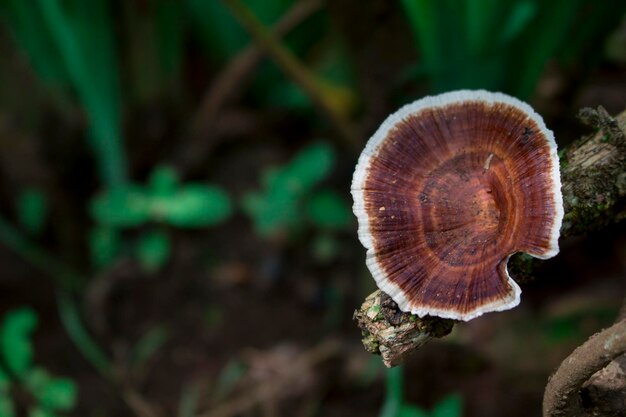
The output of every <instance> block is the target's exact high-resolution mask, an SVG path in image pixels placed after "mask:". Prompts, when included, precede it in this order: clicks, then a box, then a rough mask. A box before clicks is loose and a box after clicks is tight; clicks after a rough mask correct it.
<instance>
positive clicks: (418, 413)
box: [397, 404, 430, 417]
mask: <svg viewBox="0 0 626 417" xmlns="http://www.w3.org/2000/svg"><path fill="white" fill-rule="evenodd" d="M397 417H430V416H429V414H428V413H427V412H426V411H425V410H424V409H422V408H419V407H417V406H414V405H410V404H402V406H401V407H400V410H399V411H398V414H397Z"/></svg>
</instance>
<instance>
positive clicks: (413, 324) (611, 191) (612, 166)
mask: <svg viewBox="0 0 626 417" xmlns="http://www.w3.org/2000/svg"><path fill="white" fill-rule="evenodd" d="M581 119H582V120H583V121H584V122H586V123H589V124H591V125H592V127H594V128H595V129H596V132H595V133H593V134H591V135H588V136H584V137H582V138H581V139H580V140H578V141H576V142H575V143H573V144H572V145H570V146H568V147H567V148H565V149H564V150H563V151H561V152H560V154H561V155H562V157H561V182H562V192H563V201H564V206H565V217H564V219H563V226H562V227H561V236H562V237H567V236H573V235H579V234H585V233H587V232H591V231H595V230H598V229H601V228H603V227H606V226H608V225H609V224H612V223H614V222H618V221H620V220H623V219H624V218H626V204H625V202H626V139H625V137H626V110H624V111H623V112H622V113H620V114H619V115H618V116H617V117H616V118H612V117H611V116H609V115H608V113H607V112H606V110H604V108H602V107H599V108H598V109H597V110H593V109H583V110H582V111H581ZM538 262H540V261H537V260H536V259H534V258H531V257H530V256H528V255H525V254H517V255H515V256H513V257H512V258H511V260H510V261H509V271H510V272H511V275H512V276H513V277H514V278H515V279H516V280H518V281H520V279H519V278H524V277H526V276H528V275H530V274H531V273H532V269H533V268H534V266H535V265H536V264H537V263H538ZM383 294H384V293H382V292H381V291H380V290H377V291H375V292H374V293H372V294H370V295H369V296H368V297H367V298H366V300H365V302H364V303H363V304H362V305H361V307H360V308H359V309H358V310H357V311H355V313H354V318H355V319H356V320H357V323H358V326H359V327H360V328H361V330H362V331H363V345H364V346H365V349H366V350H368V351H370V352H372V353H377V354H380V355H381V356H382V359H383V362H384V363H385V365H387V366H389V367H390V366H395V365H397V364H399V363H401V361H402V359H403V357H404V356H405V355H407V354H408V353H410V352H411V351H413V350H415V349H416V348H418V347H420V346H422V345H424V344H425V343H426V342H428V341H429V340H431V339H432V338H434V337H442V336H445V335H446V334H447V333H449V331H450V330H451V329H452V326H453V325H454V321H452V320H447V319H441V318H437V317H428V316H427V317H424V318H419V317H417V316H413V315H411V314H409V313H403V312H401V311H400V310H399V309H398V306H397V305H396V304H395V303H393V302H391V303H389V302H387V301H385V296H383ZM387 298H388V297H387ZM383 304H386V305H385V306H383ZM394 309H395V310H394ZM379 311H386V312H387V313H386V314H374V312H379ZM389 312H391V313H389ZM440 329H448V331H447V332H441V331H440Z"/></svg>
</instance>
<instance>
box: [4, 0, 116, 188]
mask: <svg viewBox="0 0 626 417" xmlns="http://www.w3.org/2000/svg"><path fill="white" fill-rule="evenodd" d="M0 13H1V14H2V17H3V18H4V20H5V22H6V23H7V25H8V26H9V27H10V29H11V30H12V32H13V34H14V36H15V38H16V40H17V41H18V43H19V44H20V46H21V47H22V48H23V49H24V50H25V51H26V52H27V53H28V55H29V57H30V59H31V62H32V63H33V66H34V67H35V69H36V70H37V71H38V72H39V73H40V74H41V77H42V80H43V81H44V82H46V83H49V84H50V85H51V86H53V87H56V88H57V89H59V90H60V91H63V92H69V90H70V89H71V90H72V91H73V92H74V93H76V95H77V96H78V99H79V100H80V102H81V104H82V106H83V108H84V109H85V111H86V112H87V114H88V116H89V123H90V131H91V132H90V133H91V135H90V136H91V139H92V146H93V149H94V151H95V153H96V156H97V160H98V163H99V168H100V174H101V176H102V179H103V181H105V182H106V183H107V184H109V185H112V186H113V185H119V184H121V183H123V182H124V181H125V178H126V160H125V155H124V151H123V148H122V138H121V131H120V122H121V120H120V119H121V93H120V85H119V74H118V64H117V51H116V47H115V42H114V38H113V33H114V30H113V22H112V19H111V13H110V10H109V2H108V1H107V0H94V1H89V2H85V1H82V0H66V1H61V0H25V1H22V0H10V1H7V2H2V6H0ZM93 51H98V53H97V54H94V53H93Z"/></svg>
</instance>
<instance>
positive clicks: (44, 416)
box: [28, 407, 56, 417]
mask: <svg viewBox="0 0 626 417" xmlns="http://www.w3.org/2000/svg"><path fill="white" fill-rule="evenodd" d="M28 417H56V414H55V413H54V412H53V411H52V410H47V409H45V408H41V407H34V408H31V409H30V410H28Z"/></svg>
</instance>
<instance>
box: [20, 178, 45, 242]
mask: <svg viewBox="0 0 626 417" xmlns="http://www.w3.org/2000/svg"><path fill="white" fill-rule="evenodd" d="M47 209H48V207H47V203H46V198H45V196H44V195H43V193H42V192H41V191H39V190H37V189H34V188H28V189H26V190H24V191H23V192H22V193H21V194H20V195H19V197H18V199H17V215H18V220H19V222H20V225H21V226H22V228H23V229H24V230H26V231H27V232H28V233H30V234H33V235H36V234H38V233H39V232H41V230H42V228H43V226H44V223H45V220H46V213H47Z"/></svg>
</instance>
